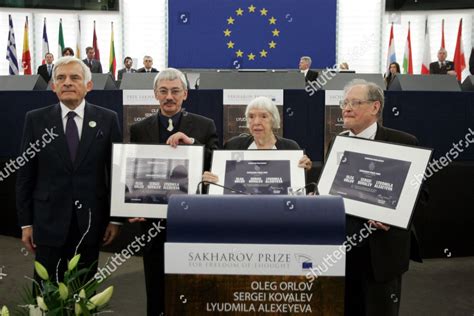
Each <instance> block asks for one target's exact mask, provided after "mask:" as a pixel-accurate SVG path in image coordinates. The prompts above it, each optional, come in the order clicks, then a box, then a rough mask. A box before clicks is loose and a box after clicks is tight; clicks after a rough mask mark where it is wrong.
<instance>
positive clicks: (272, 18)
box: [268, 16, 277, 24]
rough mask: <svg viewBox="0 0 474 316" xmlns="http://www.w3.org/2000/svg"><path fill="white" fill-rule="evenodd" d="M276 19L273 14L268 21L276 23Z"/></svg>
mask: <svg viewBox="0 0 474 316" xmlns="http://www.w3.org/2000/svg"><path fill="white" fill-rule="evenodd" d="M276 21H277V19H275V18H274V17H273V16H272V17H271V18H270V19H268V22H270V24H276Z"/></svg>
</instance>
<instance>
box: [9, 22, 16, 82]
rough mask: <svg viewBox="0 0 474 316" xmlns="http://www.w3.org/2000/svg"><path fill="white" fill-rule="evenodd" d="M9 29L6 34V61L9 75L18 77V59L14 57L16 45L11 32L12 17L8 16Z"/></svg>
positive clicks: (13, 34)
mask: <svg viewBox="0 0 474 316" xmlns="http://www.w3.org/2000/svg"><path fill="white" fill-rule="evenodd" d="M8 19H9V28H10V31H9V32H8V44H7V60H8V62H9V64H10V65H9V69H8V71H9V73H10V75H18V59H17V57H16V44H15V32H14V31H13V21H12V16H11V15H8Z"/></svg>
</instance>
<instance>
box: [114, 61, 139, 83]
mask: <svg viewBox="0 0 474 316" xmlns="http://www.w3.org/2000/svg"><path fill="white" fill-rule="evenodd" d="M123 65H124V66H125V67H124V68H122V69H120V70H119V71H118V74H117V80H122V77H123V74H124V73H133V72H137V70H136V69H134V68H132V66H133V60H132V58H131V57H128V56H127V57H125V59H124V60H123Z"/></svg>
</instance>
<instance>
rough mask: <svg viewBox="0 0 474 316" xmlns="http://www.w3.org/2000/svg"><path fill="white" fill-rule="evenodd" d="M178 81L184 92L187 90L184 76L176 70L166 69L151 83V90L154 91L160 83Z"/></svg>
mask: <svg viewBox="0 0 474 316" xmlns="http://www.w3.org/2000/svg"><path fill="white" fill-rule="evenodd" d="M176 79H179V80H181V84H182V85H183V89H184V90H188V84H187V83H186V76H185V75H184V74H183V73H182V72H181V71H179V70H178V69H176V68H166V69H163V70H162V71H160V72H159V73H158V74H157V75H156V77H155V80H154V81H153V88H154V89H156V87H157V86H158V83H159V82H160V81H163V80H166V81H172V80H176Z"/></svg>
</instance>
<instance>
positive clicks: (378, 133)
mask: <svg viewBox="0 0 474 316" xmlns="http://www.w3.org/2000/svg"><path fill="white" fill-rule="evenodd" d="M383 104H384V94H383V90H382V88H380V87H379V86H377V85H376V84H374V83H371V82H367V81H365V80H361V79H355V80H353V81H351V82H350V83H349V84H348V85H347V86H346V87H345V89H344V99H343V101H341V109H342V116H343V119H344V127H345V128H347V129H348V131H346V132H343V134H345V135H348V136H353V137H361V138H366V139H372V140H379V141H386V142H392V143H398V144H405V145H412V146H415V145H417V144H418V141H417V139H416V137H415V136H413V135H410V134H408V133H404V132H401V131H397V130H394V129H390V128H386V127H383V126H382V125H380V124H378V123H377V121H378V119H379V116H380V115H381V114H382V110H383ZM423 194H424V193H423ZM364 224H367V220H364V219H360V218H356V217H353V216H350V215H348V216H347V217H346V230H347V235H348V236H354V234H357V236H360V235H361V230H362V228H363V227H364ZM368 224H369V226H370V227H371V229H373V230H375V231H374V232H373V233H372V234H370V235H369V236H368V237H367V238H365V239H363V240H362V241H361V242H360V243H358V244H357V245H356V246H355V247H353V248H352V249H351V251H349V252H347V258H346V296H345V315H357V316H365V315H374V316H375V315H384V316H387V315H398V310H399V306H400V295H401V281H402V274H403V273H404V272H406V271H407V270H408V265H409V260H410V257H411V258H412V259H415V260H418V261H421V258H420V255H419V249H418V244H417V240H416V236H415V233H414V227H413V226H412V227H411V228H409V229H408V230H404V229H400V228H397V227H390V226H388V225H385V224H383V223H380V222H376V221H373V220H369V221H368Z"/></svg>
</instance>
